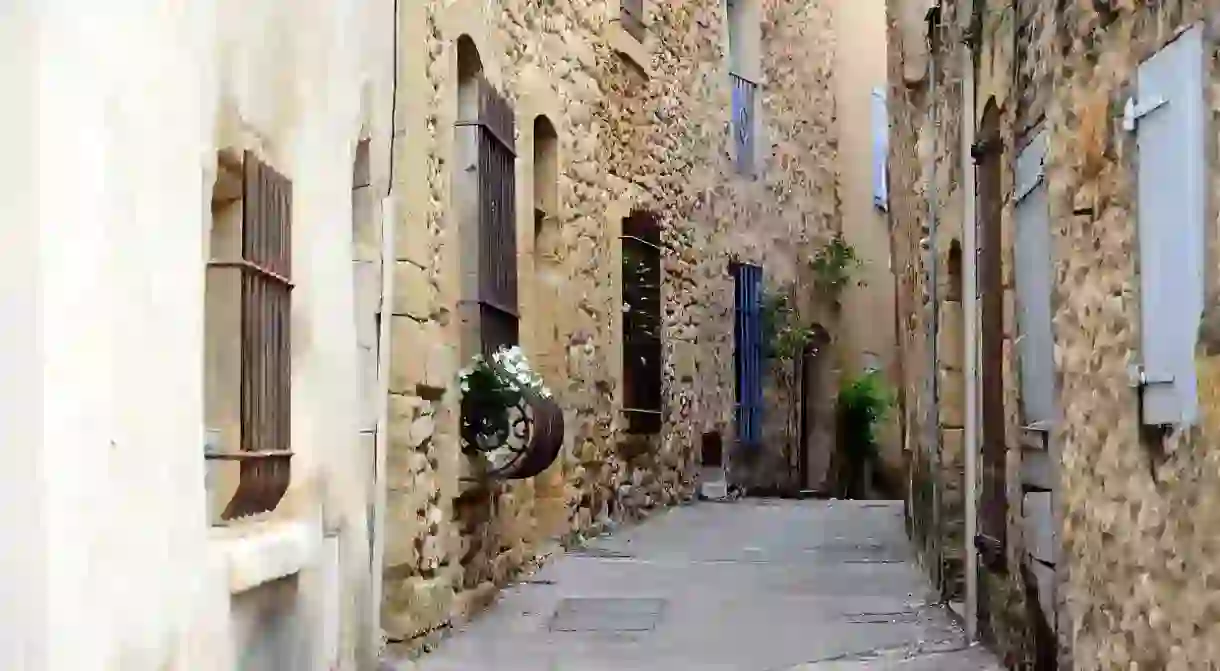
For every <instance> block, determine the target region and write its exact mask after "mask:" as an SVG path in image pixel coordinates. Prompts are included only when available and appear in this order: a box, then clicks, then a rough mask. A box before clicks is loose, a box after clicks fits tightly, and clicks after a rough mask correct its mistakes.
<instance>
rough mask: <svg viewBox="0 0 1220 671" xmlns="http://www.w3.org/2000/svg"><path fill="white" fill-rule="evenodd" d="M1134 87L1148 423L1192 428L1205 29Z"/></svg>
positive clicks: (1179, 42) (1130, 117)
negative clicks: (1135, 89)
mask: <svg viewBox="0 0 1220 671" xmlns="http://www.w3.org/2000/svg"><path fill="white" fill-rule="evenodd" d="M1137 89H1138V93H1137V96H1138V97H1137V98H1136V99H1135V100H1133V101H1130V102H1129V103H1128V105H1127V117H1126V122H1127V126H1128V127H1129V128H1134V130H1135V132H1136V135H1137V142H1138V147H1139V159H1138V161H1139V169H1138V176H1137V178H1138V181H1139V191H1138V199H1139V210H1138V222H1139V272H1140V304H1141V306H1140V307H1141V327H1142V331H1141V339H1142V358H1143V361H1142V364H1143V371H1142V373H1143V374H1142V376H1141V389H1142V394H1143V409H1144V417H1143V420H1144V423H1145V424H1150V425H1166V424H1191V423H1193V422H1194V421H1195V420H1196V418H1197V416H1198V399H1197V396H1196V394H1197V391H1196V386H1197V385H1196V380H1195V364H1194V350H1195V339H1196V335H1197V334H1196V332H1197V329H1198V327H1199V319H1200V316H1201V315H1202V313H1203V300H1204V298H1203V296H1204V286H1203V281H1204V280H1203V264H1204V253H1205V252H1204V250H1205V247H1206V244H1205V228H1204V226H1205V221H1204V216H1205V211H1206V207H1205V206H1206V203H1205V200H1206V187H1205V161H1206V157H1205V151H1206V149H1205V148H1206V146H1207V137H1206V131H1205V129H1206V125H1205V111H1204V110H1205V107H1204V103H1203V36H1202V30H1201V29H1200V28H1199V27H1198V26H1195V27H1193V28H1191V29H1190V30H1188V31H1186V32H1185V33H1183V34H1182V35H1181V36H1180V37H1178V39H1176V40H1174V41H1173V42H1172V43H1170V44H1169V45H1167V46H1166V47H1165V48H1163V49H1161V50H1160V51H1159V52H1157V53H1156V54H1155V55H1154V56H1152V57H1151V58H1150V59H1148V60H1147V61H1145V62H1144V63H1143V64H1141V65H1140V67H1139V72H1138V82H1137Z"/></svg>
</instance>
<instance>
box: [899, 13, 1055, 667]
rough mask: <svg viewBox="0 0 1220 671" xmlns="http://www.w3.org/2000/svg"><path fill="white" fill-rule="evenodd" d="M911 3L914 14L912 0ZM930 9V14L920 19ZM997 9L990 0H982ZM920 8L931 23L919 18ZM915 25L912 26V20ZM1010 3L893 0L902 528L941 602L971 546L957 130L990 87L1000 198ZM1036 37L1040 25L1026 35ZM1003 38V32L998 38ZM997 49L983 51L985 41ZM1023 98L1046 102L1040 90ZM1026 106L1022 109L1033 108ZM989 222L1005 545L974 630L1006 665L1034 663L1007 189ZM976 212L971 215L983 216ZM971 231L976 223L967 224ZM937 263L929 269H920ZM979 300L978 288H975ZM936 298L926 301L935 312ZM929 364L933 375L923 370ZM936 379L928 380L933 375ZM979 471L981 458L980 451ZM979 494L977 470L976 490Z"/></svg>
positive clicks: (1008, 121) (952, 591)
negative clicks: (997, 130)
mask: <svg viewBox="0 0 1220 671" xmlns="http://www.w3.org/2000/svg"><path fill="white" fill-rule="evenodd" d="M912 4H913V5H916V6H917V8H916V10H915V11H913V10H912V8H911V5H912ZM933 4H937V5H939V10H937V11H935V12H933V13H932V14H931V15H927V14H925V11H926V10H927V9H931V7H932V5H933ZM992 5H994V6H992ZM929 16H930V17H931V21H929V20H928V17H929ZM912 22H919V25H911V24H912ZM1012 30H1013V18H1012V8H1010V7H1007V5H1005V4H1004V3H999V2H997V3H990V4H987V5H984V4H983V3H981V2H980V4H979V7H978V13H977V14H972V13H971V12H970V11H969V9H968V8H966V3H964V2H953V1H948V2H941V3H927V2H922V1H921V0H910V1H892V2H891V3H890V48H891V56H890V59H891V62H890V73H891V74H890V80H891V91H890V93H891V101H892V103H891V113H892V114H893V115H894V122H893V126H892V128H893V130H892V136H891V151H890V183H891V193H892V195H891V198H893V199H894V203H895V206H894V208H893V210H892V214H891V221H892V228H893V231H894V244H895V256H896V258H897V259H900V262H899V263H897V264H896V265H895V272H896V273H899V297H898V300H899V304H900V306H901V308H900V309H901V315H902V317H901V318H902V319H903V320H904V322H903V326H904V327H905V329H906V332H907V333H906V336H905V340H904V341H903V342H902V343H900V346H901V349H902V358H903V366H904V370H905V382H904V389H903V391H902V396H903V398H904V416H905V418H906V422H907V428H906V435H907V440H908V443H907V446H908V450H909V454H910V478H911V483H910V490H911V495H910V499H909V504H910V505H909V511H908V518H909V520H908V523H909V526H910V529H911V532H912V536H913V539H914V540H915V542H916V546H917V550H918V551H919V554H920V556H921V560H922V562H923V564H924V566H925V568H926V569H927V570H928V572H929V574H930V575H931V577H932V579H933V582H934V583H935V584H936V585H937V586H938V588H939V590H940V591H941V594H942V596H943V598H945V599H946V600H947V601H964V600H965V598H966V585H965V582H966V575H965V559H966V552H967V547H968V546H969V545H970V543H969V541H971V539H968V538H967V537H966V534H965V529H966V515H967V499H966V476H967V473H966V468H965V461H966V452H965V450H966V445H965V424H966V391H965V376H966V374H967V359H966V356H965V336H966V333H967V331H968V329H976V328H977V326H975V325H970V324H967V322H966V319H965V301H966V300H967V296H966V295H965V276H964V269H965V265H966V261H967V256H966V255H968V254H973V253H974V251H973V250H970V249H968V248H967V247H966V246H965V243H966V240H965V229H964V225H965V224H964V217H965V214H966V205H967V201H966V199H967V198H970V199H973V198H975V194H968V193H966V192H965V191H964V188H963V187H964V185H965V179H964V177H965V176H964V174H963V165H964V164H966V158H965V157H964V156H963V148H962V142H963V138H962V133H963V132H965V128H966V127H967V124H971V125H974V126H975V127H976V128H977V124H978V122H979V116H977V115H981V113H982V110H983V108H984V102H985V101H986V100H987V99H988V97H989V93H992V92H995V91H999V92H1000V95H1001V100H1000V102H999V103H998V104H999V105H1000V109H1001V110H1002V111H1003V116H1002V122H1001V128H1002V129H1003V132H1002V134H1001V135H1002V137H1001V138H1000V144H999V145H998V149H997V150H998V151H1001V152H1003V153H1002V158H1001V160H1000V165H1001V168H1000V175H999V180H1000V192H1001V193H1002V194H1011V192H1012V188H1013V172H1012V162H1013V161H1014V160H1015V159H1014V158H1013V157H1014V156H1015V151H1016V138H1015V136H1014V134H1013V132H1012V130H1011V129H1012V128H1013V127H1014V123H1013V118H1014V115H1015V111H1016V109H1017V105H1015V104H1007V105H1006V104H1005V98H1004V97H1003V96H1007V95H1008V93H1009V92H1010V91H1012V90H1014V83H1013V82H1012V79H1013V77H1012V75H1011V73H1010V68H1009V66H1008V65H1006V64H1010V63H1012V58H1013V56H1012V53H1011V52H1012V49H1011V47H1007V48H1006V50H1004V49H1005V47H1002V46H999V45H1007V44H1009V43H1011V42H1012V36H1013V32H1012ZM920 31H922V34H923V35H924V38H923V39H924V48H925V49H927V50H928V57H927V59H926V63H925V65H924V69H923V74H922V76H921V75H920V74H919V70H918V69H913V68H912V67H910V66H911V64H912V63H913V62H922V61H920V54H919V53H917V52H916V51H915V50H914V49H913V47H912V45H911V39H912V37H911V36H912V35H918V34H920ZM971 32H972V33H973V34H974V35H980V34H981V35H982V37H981V39H978V41H977V43H978V44H979V45H980V46H979V48H978V51H977V52H976V54H977V55H976V58H975V62H976V73H975V78H976V79H975V89H974V96H975V100H976V117H975V119H964V118H963V114H964V112H965V110H964V108H963V95H962V86H963V84H964V76H965V73H964V71H963V70H962V66H963V55H962V50H963V49H965V48H967V47H966V46H965V45H964V40H965V39H966V38H967V36H968V34H970V33H971ZM1030 37H1031V40H1027V41H1032V42H1034V43H1041V42H1040V39H1041V37H1040V34H1035V35H1032V36H1030ZM1006 40H1007V41H1006ZM997 49H998V50H1000V53H993V51H995V50H997ZM1031 100H1032V101H1036V102H1037V103H1038V104H1045V103H1044V102H1043V100H1042V99H1041V98H1037V97H1036V96H1031ZM1032 106H1033V103H1032V102H1031V103H1028V104H1027V105H1026V107H1032ZM1004 198H1005V200H1004V203H1003V205H1002V208H1001V212H1002V214H1001V217H1000V220H999V221H995V222H980V224H979V226H980V227H981V226H985V225H995V226H999V227H1000V231H1001V233H1000V238H1001V249H1000V251H999V254H1000V256H1001V259H1002V266H1003V269H1002V273H1001V277H1002V279H1001V289H1000V291H1001V292H1002V299H1001V305H1003V326H1002V329H1001V331H1000V332H999V333H1001V337H1002V352H1003V354H1002V356H1001V358H1000V360H997V361H984V362H983V364H982V365H983V373H982V375H999V376H1002V383H1003V390H1004V391H1003V414H1002V416H1003V424H1004V426H1003V429H1004V436H1005V442H1004V446H1003V449H1004V450H1005V451H1006V455H1005V464H1004V467H1005V468H1006V469H1007V470H1006V472H1005V473H1004V475H1003V485H1004V494H1003V496H1004V498H1005V499H1006V500H1007V520H1006V527H1007V530H1006V539H1005V540H1006V542H1005V544H1004V545H1003V548H1002V549H1003V556H1002V557H1000V559H999V566H997V567H995V569H994V570H987V569H986V568H982V569H980V571H979V574H978V577H979V587H980V591H979V604H978V605H979V611H978V612H979V615H980V629H981V634H982V636H983V637H984V638H985V639H987V640H989V641H990V642H991V644H992V645H993V647H995V648H996V649H997V652H999V653H1000V654H1001V656H1002V657H1003V658H1004V659H1005V661H1006V662H1007V663H1008V664H1010V665H1017V664H1022V663H1025V662H1027V661H1029V660H1031V659H1032V654H1033V652H1032V651H1033V648H1034V642H1033V639H1032V633H1031V631H1032V629H1031V622H1030V618H1031V615H1030V611H1029V609H1028V605H1029V600H1028V598H1027V590H1026V587H1027V585H1026V584H1025V582H1024V581H1023V579H1022V571H1021V562H1022V559H1023V557H1024V553H1023V551H1022V547H1023V539H1022V538H1021V528H1022V527H1021V525H1020V518H1019V516H1020V510H1021V507H1020V505H1021V493H1020V475H1019V474H1020V461H1019V460H1020V453H1021V448H1020V441H1019V438H1018V437H1019V435H1020V429H1021V424H1020V398H1019V386H1018V383H1019V380H1018V379H1017V376H1016V371H1017V361H1016V353H1015V347H1014V342H1015V341H1016V338H1017V331H1016V324H1015V319H1014V316H1013V301H1014V293H1015V292H1014V281H1013V269H1012V255H1013V248H1012V240H1013V223H1012V222H1013V205H1014V203H1013V202H1012V199H1011V198H1010V197H1008V195H1005V196H1004ZM980 216H981V215H980ZM977 230H978V231H980V235H981V231H982V230H983V229H982V228H979V229H977ZM933 260H934V263H935V269H934V270H933V269H932V268H931V266H930V264H931V263H933ZM979 291H980V296H981V295H982V293H981V292H982V291H984V288H983V287H982V286H981V285H980V288H979ZM933 306H935V307H933ZM933 371H934V372H933ZM933 376H935V377H933ZM978 463H979V465H980V468H979V472H980V473H981V471H982V465H983V462H982V459H981V457H980V459H979V462H978ZM982 492H983V487H982V481H981V479H980V480H979V481H978V482H976V494H977V495H980V496H981V494H982Z"/></svg>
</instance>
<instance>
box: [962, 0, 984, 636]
mask: <svg viewBox="0 0 1220 671" xmlns="http://www.w3.org/2000/svg"><path fill="white" fill-rule="evenodd" d="M961 11H962V12H963V16H964V17H965V20H966V21H970V22H971V27H969V28H968V29H967V31H966V37H965V39H963V40H962V45H961V47H960V48H959V51H960V53H961V58H962V75H963V78H962V133H961V136H962V146H961V159H962V180H963V182H964V183H963V184H962V193H963V194H965V198H964V199H963V209H964V213H963V216H962V229H963V231H962V238H963V240H962V247H963V248H964V249H963V254H962V256H963V257H964V258H963V261H964V262H963V264H962V266H963V268H962V274H963V275H964V277H963V278H962V283H963V285H964V286H963V287H962V300H963V301H965V304H964V305H963V306H962V312H963V318H964V320H965V322H966V323H965V325H964V327H963V331H964V333H965V346H966V351H965V357H964V362H965V365H966V371H965V372H966V380H965V383H966V384H965V386H966V390H965V394H966V413H965V415H966V416H965V420H966V427H965V436H964V442H965V450H966V488H965V489H966V534H965V544H966V547H965V552H966V555H965V556H966V567H965V571H966V636H967V637H968V638H969V640H970V641H974V640H977V639H978V589H979V587H978V555H977V554H975V549H974V536H975V534H976V533H978V529H977V526H978V499H977V498H976V496H975V481H976V475H977V468H978V451H979V449H978V448H979V431H978V428H979V427H978V373H979V359H978V357H979V348H978V329H977V328H976V326H977V325H978V314H979V305H978V226H977V223H976V222H975V217H976V213H975V177H976V176H975V171H974V159H973V158H972V157H971V155H970V154H971V151H970V150H971V147H973V146H974V130H975V118H974V117H975V111H974V104H975V97H974V86H975V82H974V53H973V52H974V45H975V44H977V41H978V39H979V35H976V34H974V32H975V30H976V29H977V25H978V24H977V22H975V21H974V0H966V1H965V3H964V6H963V7H962V9H961Z"/></svg>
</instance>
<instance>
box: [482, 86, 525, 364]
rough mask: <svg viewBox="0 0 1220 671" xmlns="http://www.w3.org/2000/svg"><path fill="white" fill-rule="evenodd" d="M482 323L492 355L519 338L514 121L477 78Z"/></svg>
mask: <svg viewBox="0 0 1220 671" xmlns="http://www.w3.org/2000/svg"><path fill="white" fill-rule="evenodd" d="M478 126H479V139H478V152H479V155H478V174H479V194H478V198H479V224H478V237H479V240H478V248H479V253H478V256H479V270H478V273H479V279H478V294H479V295H478V301H479V311H480V315H479V327H480V337H481V339H482V350H483V353H484V354H485V355H488V356H490V355H491V354H492V353H493V352H495V351H496V350H497V349H499V348H501V347H509V346H512V345H516V344H517V343H518V337H519V335H518V333H519V326H518V319H519V315H518V304H517V186H516V185H517V180H516V161H517V157H516V153H515V151H514V137H515V133H516V124H515V122H514V120H513V110H512V107H511V106H510V105H509V103H508V101H507V100H506V99H505V98H504V97H503V96H501V95H500V93H499V92H498V91H496V90H495V88H493V87H492V86H491V85H490V84H488V83H487V82H486V81H480V82H479V121H478Z"/></svg>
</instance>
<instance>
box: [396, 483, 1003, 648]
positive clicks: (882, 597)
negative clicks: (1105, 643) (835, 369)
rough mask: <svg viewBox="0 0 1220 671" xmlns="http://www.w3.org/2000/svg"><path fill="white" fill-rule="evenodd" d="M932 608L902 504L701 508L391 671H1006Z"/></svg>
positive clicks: (536, 586)
mask: <svg viewBox="0 0 1220 671" xmlns="http://www.w3.org/2000/svg"><path fill="white" fill-rule="evenodd" d="M931 597H932V595H931V593H930V591H929V590H928V588H927V586H926V584H925V582H924V581H923V579H922V577H921V575H920V573H919V572H918V570H917V569H916V567H915V565H914V563H913V562H912V561H911V557H910V554H909V552H908V550H907V544H906V539H905V537H904V534H903V527H902V507H901V503H899V502H892V503H890V502H887V503H884V504H879V503H877V502H852V501H770V500H750V499H746V500H741V501H736V502H732V503H702V504H698V505H693V506H683V507H679V508H675V509H672V510H669V511H667V512H664V513H661V514H659V515H658V516H656V517H655V518H653V519H652V520H649V521H648V522H647V523H645V524H642V525H639V526H636V527H631V528H627V529H623V530H620V531H619V532H618V533H616V534H613V535H611V536H607V537H602V538H598V539H594V540H593V541H591V542H590V543H589V544H588V545H587V546H586V547H585V548H583V549H582V550H581V551H578V552H572V553H568V554H566V555H561V556H558V557H556V558H555V559H554V560H553V561H552V562H551V563H550V564H548V565H547V566H545V567H543V568H542V569H541V570H540V571H539V572H538V573H537V574H536V575H534V576H531V578H530V579H529V580H527V581H524V582H523V583H522V584H518V585H515V586H511V587H509V588H508V589H506V590H505V591H504V592H503V593H502V594H501V596H500V598H499V600H498V602H497V603H496V605H495V606H493V607H492V608H491V609H490V610H488V611H487V612H486V613H484V614H483V615H482V616H480V617H478V618H476V619H475V620H474V621H473V622H470V623H468V624H466V625H463V626H462V627H460V628H459V629H458V630H457V631H455V632H453V634H452V635H450V636H449V637H448V638H447V640H445V641H443V642H442V643H441V645H440V646H439V649H438V650H436V651H435V652H433V653H431V654H429V655H426V656H424V657H423V658H421V659H419V660H417V661H415V662H387V664H386V666H385V668H388V669H391V670H395V671H406V670H412V671H603V670H605V671H611V670H613V671H825V670H832V671H837V670H847V669H896V670H899V671H932V670H934V669H935V670H942V669H943V670H944V671H967V670H974V669H987V670H992V669H999V666H998V665H996V664H995V662H994V661H993V660H992V658H991V657H990V656H989V655H988V654H987V653H986V652H985V651H984V650H983V649H981V648H978V647H977V646H976V647H970V646H967V645H966V644H965V641H964V637H963V635H962V632H961V631H960V629H958V628H957V627H956V625H955V624H954V622H953V619H952V618H951V616H950V615H949V613H948V611H947V609H945V608H943V607H942V606H940V605H936V604H933V603H931V602H930V600H931ZM573 604H576V605H575V606H574V605H573ZM590 604H592V606H591V605H590ZM573 608H575V609H576V611H573ZM599 608H600V611H599ZM582 609H583V610H582ZM574 612H575V615H574V614H573V613H574ZM565 620H566V621H567V623H568V626H560V627H556V626H555V624H556V623H557V622H560V623H561V624H563V621H565Z"/></svg>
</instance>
